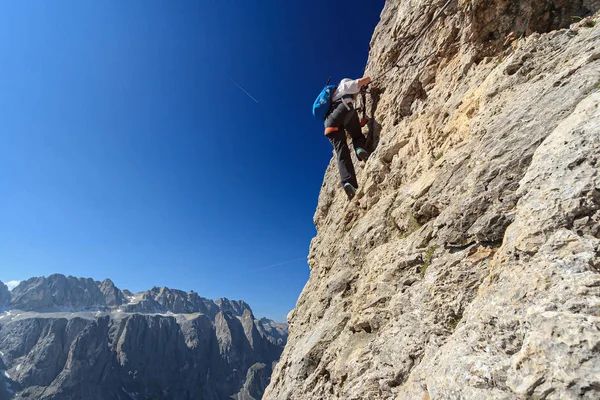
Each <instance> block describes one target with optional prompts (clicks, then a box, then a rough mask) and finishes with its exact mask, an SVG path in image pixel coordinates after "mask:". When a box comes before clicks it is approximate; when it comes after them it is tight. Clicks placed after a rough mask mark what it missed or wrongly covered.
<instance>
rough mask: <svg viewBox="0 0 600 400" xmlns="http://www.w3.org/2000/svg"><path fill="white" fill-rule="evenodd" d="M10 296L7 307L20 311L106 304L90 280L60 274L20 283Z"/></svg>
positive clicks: (80, 308)
mask: <svg viewBox="0 0 600 400" xmlns="http://www.w3.org/2000/svg"><path fill="white" fill-rule="evenodd" d="M108 286H109V285H107V287H106V289H107V290H109V289H108ZM11 295H12V299H11V307H12V308H16V309H20V310H38V311H40V310H50V309H52V310H60V309H72V310H85V309H95V308H102V307H105V306H106V305H107V304H106V299H105V298H104V294H103V293H102V290H101V288H100V287H99V285H98V283H97V282H95V281H94V280H93V279H90V278H87V279H84V278H75V277H72V276H69V277H65V276H64V275H60V274H55V275H51V276H49V277H48V278H45V277H41V278H31V279H29V280H27V281H24V282H21V284H20V285H19V286H17V287H16V288H15V289H13V291H12V293H11Z"/></svg>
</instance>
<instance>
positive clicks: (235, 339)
mask: <svg viewBox="0 0 600 400" xmlns="http://www.w3.org/2000/svg"><path fill="white" fill-rule="evenodd" d="M1 290H2V285H0V291H1ZM0 293H3V292H0ZM6 293H8V290H6ZM12 295H13V296H12V302H9V303H8V305H7V310H6V312H4V313H0V400H3V399H8V398H11V399H25V398H28V399H40V400H41V399H55V400H63V399H66V400H68V399H92V400H108V399H123V400H124V399H137V400H141V399H176V400H177V399H182V400H183V399H199V398H201V399H208V400H212V399H215V400H217V399H219V400H220V399H231V398H237V399H239V400H255V399H260V398H261V397H262V394H263V392H264V389H265V387H266V386H267V384H268V381H269V377H270V375H271V372H272V365H273V363H274V362H275V361H276V360H277V359H278V358H279V356H280V354H281V351H282V349H283V345H284V344H285V339H286V334H285V332H286V331H285V326H283V327H282V326H280V324H276V323H275V322H273V321H270V320H257V319H255V317H254V315H253V314H252V310H251V309H250V307H249V306H248V305H247V304H246V303H244V302H241V301H230V300H227V299H221V300H218V301H217V302H213V301H212V300H208V299H204V298H201V297H200V296H198V295H197V294H196V293H193V292H190V293H185V292H182V291H179V290H172V289H168V288H153V289H151V290H150V291H147V292H142V293H138V294H132V293H131V292H128V291H121V290H120V289H118V288H117V287H115V285H114V284H113V282H111V281H110V280H105V281H104V282H94V281H93V280H91V279H78V278H73V277H68V278H67V277H64V276H62V275H53V276H50V277H48V278H33V279H30V280H28V281H26V282H23V283H21V285H19V286H18V287H17V288H15V289H14V290H13V292H12ZM7 300H8V299H7ZM65 309H68V311H67V312H65ZM265 326H268V327H275V326H277V327H278V328H279V330H277V331H275V332H274V333H273V334H272V335H271V334H269V332H270V331H269V330H267V329H265V328H264V327H265ZM273 329H274V328H273Z"/></svg>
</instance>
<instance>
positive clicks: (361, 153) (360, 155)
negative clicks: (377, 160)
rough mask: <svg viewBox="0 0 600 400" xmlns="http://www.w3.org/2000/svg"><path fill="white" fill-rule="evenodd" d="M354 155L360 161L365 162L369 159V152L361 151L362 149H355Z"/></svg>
mask: <svg viewBox="0 0 600 400" xmlns="http://www.w3.org/2000/svg"><path fill="white" fill-rule="evenodd" d="M356 155H357V156H358V158H359V159H361V160H362V161H367V160H368V159H369V152H368V151H366V150H365V149H363V148H362V147H359V148H357V149H356Z"/></svg>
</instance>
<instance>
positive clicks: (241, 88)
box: [229, 78, 259, 104]
mask: <svg viewBox="0 0 600 400" xmlns="http://www.w3.org/2000/svg"><path fill="white" fill-rule="evenodd" d="M229 79H230V80H231V82H233V84H234V85H235V86H237V87H238V88H239V89H240V90H241V91H242V92H244V93H246V94H247V95H248V97H250V98H251V99H252V100H254V101H255V102H256V104H259V102H258V100H256V99H255V98H254V97H252V95H251V94H250V93H248V92H246V90H245V89H244V88H243V87H241V86H240V85H239V84H238V83H237V82H236V81H234V80H233V79H231V78H229Z"/></svg>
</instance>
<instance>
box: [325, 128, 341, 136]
mask: <svg viewBox="0 0 600 400" xmlns="http://www.w3.org/2000/svg"><path fill="white" fill-rule="evenodd" d="M339 130H340V128H336V127H332V128H325V134H326V135H329V134H330V133H332V132H337V131H339Z"/></svg>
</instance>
